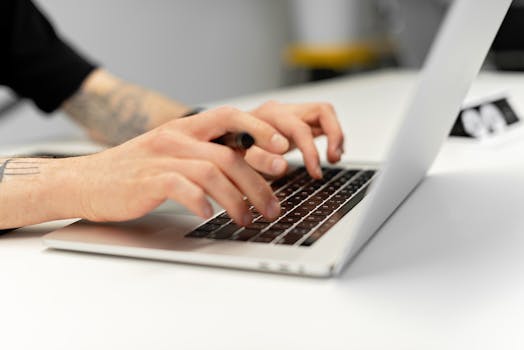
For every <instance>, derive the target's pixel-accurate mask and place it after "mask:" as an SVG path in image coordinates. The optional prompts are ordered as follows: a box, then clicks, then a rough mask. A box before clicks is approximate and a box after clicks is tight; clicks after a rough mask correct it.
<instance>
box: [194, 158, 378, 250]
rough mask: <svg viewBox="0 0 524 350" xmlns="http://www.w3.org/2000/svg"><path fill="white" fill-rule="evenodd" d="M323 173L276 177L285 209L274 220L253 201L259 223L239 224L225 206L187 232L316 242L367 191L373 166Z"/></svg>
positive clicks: (289, 242)
mask: <svg viewBox="0 0 524 350" xmlns="http://www.w3.org/2000/svg"><path fill="white" fill-rule="evenodd" d="M322 172H323V174H324V177H323V179H321V180H315V179H313V178H311V177H310V176H309V175H308V174H307V171H306V169H305V168H304V167H300V168H298V169H296V170H295V171H293V172H291V173H290V174H288V175H286V176H284V177H282V178H280V179H278V180H276V181H274V182H273V183H271V187H272V189H273V191H275V194H276V196H277V198H278V199H279V200H280V205H281V215H280V217H278V218H277V219H276V220H274V221H269V220H268V219H266V218H264V217H263V216H261V215H260V213H258V212H257V210H256V209H255V208H254V207H253V206H251V207H250V211H251V213H252V214H253V223H252V224H251V225H249V226H247V227H242V226H238V225H237V224H235V223H234V222H233V221H232V220H231V218H230V217H229V215H228V214H227V213H226V212H225V211H224V212H222V213H221V214H220V215H218V216H216V217H214V218H213V219H210V220H209V221H207V222H206V223H204V224H202V225H200V226H199V227H197V228H196V229H194V230H193V231H191V232H190V233H188V234H187V235H186V237H191V238H208V239H214V240H233V241H248V242H256V243H266V244H269V243H270V244H285V245H294V246H301V247H309V246H311V245H313V244H314V243H315V242H316V241H317V240H318V239H319V238H320V237H322V236H323V235H324V234H325V233H326V232H327V231H328V230H329V229H330V228H331V227H332V226H333V225H335V224H336V223H337V222H338V221H339V220H340V219H342V217H343V216H344V215H346V214H347V213H348V212H349V211H350V210H351V209H353V208H354V207H355V206H356V205H357V204H358V203H359V202H360V201H361V200H362V199H363V198H364V196H365V194H366V190H367V188H368V186H369V184H370V182H371V180H372V179H373V176H374V175H375V172H374V171H372V170H359V169H344V168H323V169H322Z"/></svg>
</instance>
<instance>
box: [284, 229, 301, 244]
mask: <svg viewBox="0 0 524 350" xmlns="http://www.w3.org/2000/svg"><path fill="white" fill-rule="evenodd" d="M302 237H303V236H302V235H299V234H295V233H291V232H290V233H288V234H287V235H285V236H284V237H283V238H281V239H280V240H279V241H278V244H295V243H297V242H298V241H299V240H300V239H301V238H302Z"/></svg>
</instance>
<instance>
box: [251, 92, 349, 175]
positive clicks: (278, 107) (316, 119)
mask: <svg viewBox="0 0 524 350" xmlns="http://www.w3.org/2000/svg"><path fill="white" fill-rule="evenodd" d="M251 114H253V115H254V116H255V117H257V118H258V119H260V120H263V121H265V122H267V123H268V124H271V125H272V126H273V127H275V129H277V130H278V131H279V132H280V133H282V134H283V135H284V136H286V137H287V138H288V139H289V140H290V141H291V147H298V148H299V149H300V151H301V152H302V154H303V157H304V163H305V165H306V168H307V170H308V172H309V174H310V175H311V176H312V177H314V178H321V177H322V172H321V169H320V160H319V155H318V151H317V148H316V146H315V143H314V138H315V137H317V136H320V135H326V136H327V139H328V151H327V159H328V161H329V162H330V163H336V162H338V161H340V158H341V156H342V154H343V152H344V149H343V147H344V135H343V133H342V129H341V128H340V124H339V123H338V121H337V117H336V113H335V110H334V108H333V106H332V105H331V104H329V103H302V104H283V103H278V102H275V101H270V102H267V103H264V104H263V105H261V106H260V107H258V108H257V109H255V110H253V111H252V112H251ZM246 160H247V161H248V163H249V164H251V165H252V166H253V167H254V168H255V169H257V170H259V171H261V172H264V173H266V174H269V175H274V176H278V175H281V174H282V173H284V172H285V171H286V168H287V163H286V161H285V160H284V159H283V157H281V156H280V155H278V154H275V153H272V152H271V151H268V150H264V149H262V148H260V147H256V146H255V147H252V148H251V149H249V151H248V152H247V154H246Z"/></svg>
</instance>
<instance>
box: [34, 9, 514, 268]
mask: <svg viewBox="0 0 524 350" xmlns="http://www.w3.org/2000/svg"><path fill="white" fill-rule="evenodd" d="M510 3H511V0H455V2H454V4H453V5H452V7H451V8H450V10H449V11H448V15H447V17H446V20H445V22H444V24H443V26H442V28H441V30H440V33H439V35H438V37H437V39H436V41H435V43H434V44H433V48H432V50H431V53H430V55H429V56H428V59H427V61H426V64H425V66H424V68H423V71H422V73H421V76H420V81H419V85H418V89H417V90H416V93H415V94H414V96H413V100H412V101H411V104H410V106H409V108H408V110H407V112H406V114H405V117H404V119H403V122H402V123H401V125H400V127H399V129H398V131H397V133H396V136H395V137H394V140H393V142H392V144H391V147H390V149H389V153H388V156H387V158H386V161H385V163H384V164H382V165H381V166H380V167H376V166H374V165H372V164H342V165H339V166H337V167H325V168H323V171H324V179H323V180H314V179H311V178H310V177H309V176H308V175H307V174H306V172H305V170H304V168H303V167H301V166H299V165H297V166H295V167H292V168H291V169H290V172H289V174H288V175H287V176H285V177H283V178H281V179H278V180H276V181H274V182H273V183H272V184H271V186H272V187H273V189H274V190H275V192H276V195H277V196H278V198H279V199H280V200H281V204H282V215H281V217H280V218H279V219H278V220H276V221H274V222H269V221H267V220H265V219H264V218H263V217H261V216H259V215H258V213H257V212H256V210H254V209H252V211H253V214H254V216H255V218H256V219H255V220H254V223H253V224H252V225H250V226H249V227H246V228H242V227H239V226H236V225H235V224H234V223H232V222H231V219H230V218H229V216H228V215H227V213H225V212H223V211H219V212H218V213H217V214H216V215H215V217H213V218H212V219H210V220H207V221H205V222H203V221H202V220H201V219H199V218H197V217H196V216H191V215H177V214H149V215H147V216H145V217H143V218H141V219H138V220H134V221H130V222H125V223H115V224H94V223H89V222H86V221H79V222H77V223H74V224H72V225H70V226H68V227H65V228H63V229H60V230H58V231H55V232H52V233H50V234H48V235H46V236H44V242H45V243H46V244H47V245H48V246H49V247H53V248H58V249H66V250H73V251H82V252H93V253H102V254H112V255H123V256H130V257H138V258H148V259H161V260H169V261H176V262H183V263H194V264H202V265H212V266H222V267H230V268H240V269H252V270H260V271H271V272H280V273H288V274H299V275H307V276H333V275H337V274H339V273H340V272H341V271H342V270H343V268H344V267H345V266H346V265H347V263H348V262H349V261H350V259H351V258H352V257H354V256H355V254H356V253H357V252H358V251H359V249H361V248H362V246H363V245H364V244H365V243H366V242H367V241H368V240H369V239H370V238H371V237H372V236H373V234H374V233H375V232H376V231H377V230H378V228H379V227H380V226H381V225H382V224H383V223H384V222H385V220H386V219H387V218H388V217H389V216H390V215H391V214H392V213H393V212H394V210H395V209H396V208H397V207H398V206H399V205H400V204H401V203H402V201H403V200H405V199H406V198H407V197H408V196H409V194H410V193H411V192H412V191H413V190H414V189H415V188H416V187H417V185H418V184H419V182H420V181H421V180H422V179H423V178H424V176H425V174H426V171H427V169H428V168H429V166H430V165H431V163H432V162H433V160H434V158H435V157H436V155H437V153H438V151H439V149H440V147H441V144H442V143H443V141H444V139H445V138H446V136H447V134H448V132H449V130H450V128H451V126H452V123H453V121H454V119H455V117H456V116H457V113H458V111H459V108H460V105H461V102H462V100H463V99H464V97H465V95H466V93H467V91H468V90H469V87H470V85H471V83H472V81H473V79H474V78H475V76H476V75H477V73H478V71H479V69H480V67H481V65H482V63H483V61H484V58H485V56H486V54H487V51H488V49H489V47H490V45H491V43H492V41H493V39H494V37H495V34H496V33H497V30H498V28H499V27H500V24H501V22H502V20H503V18H504V16H505V14H506V12H507V10H508V8H509V6H510Z"/></svg>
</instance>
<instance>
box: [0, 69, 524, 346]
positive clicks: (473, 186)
mask: <svg viewBox="0 0 524 350" xmlns="http://www.w3.org/2000/svg"><path fill="white" fill-rule="evenodd" d="M413 81H414V76H413V75H412V74H409V73H383V74H378V75H373V76H368V77H364V78H356V79H345V80H340V81H337V82H334V83H327V84H319V85H315V86H311V87H304V88H298V89H291V90H285V91H280V92H274V93H267V94H262V95H259V96H254V97H250V98H245V99H240V100H238V101H236V102H234V103H235V104H237V105H239V106H252V105H253V103H257V102H259V101H262V100H263V99H266V98H269V97H271V98H278V99H283V100H287V101H291V100H300V101H307V100H328V101H332V102H333V103H334V104H335V105H336V107H337V109H338V110H339V113H340V116H341V118H343V124H344V126H345V127H347V128H348V130H349V136H350V138H349V140H348V145H347V150H348V152H349V154H350V156H353V157H354V158H359V159H360V158H373V159H380V158H381V156H382V155H383V152H384V148H385V147H386V145H387V141H388V140H389V137H390V134H391V129H392V128H393V127H394V126H395V125H396V121H397V120H398V116H399V115H400V114H401V112H402V110H403V107H404V105H405V102H406V101H407V96H408V93H409V89H410V88H411V87H412V86H413ZM501 88H504V89H507V90H508V91H509V92H510V93H511V95H512V96H513V97H514V104H515V105H516V107H517V109H518V110H520V111H524V76H523V75H483V76H482V77H481V78H480V79H479V81H477V83H476V85H475V89H474V91H475V94H479V93H484V92H487V91H492V90H500V89H501ZM377 127H378V128H377ZM517 140H518V138H517ZM523 156H524V136H523V138H522V142H518V141H513V142H509V141H508V142H499V143H497V144H490V145H479V144H461V143H458V142H448V143H447V144H446V145H445V147H444V149H443V151H442V153H441V155H440V156H439V159H438V160H437V162H436V164H435V166H434V167H433V168H432V170H431V172H430V175H429V177H428V178H427V179H426V180H425V182H424V183H423V184H422V185H421V186H420V188H419V189H418V190H417V191H416V192H415V193H414V194H413V195H412V196H411V197H410V198H409V200H408V201H407V202H406V203H405V204H404V205H403V206H402V207H401V208H400V209H399V210H398V212H397V213H396V214H395V215H394V216H393V218H392V219H391V220H390V221H389V222H388V223H387V224H386V225H385V226H384V227H383V229H382V230H381V231H380V232H379V234H378V235H377V236H376V237H375V238H374V239H373V240H372V241H371V243H370V244H369V245H368V246H367V248H366V249H365V250H364V251H363V252H362V253H361V254H360V255H359V256H358V258H357V259H356V260H355V261H354V262H353V264H352V265H351V266H350V267H349V268H348V269H347V270H346V272H345V273H344V275H343V276H342V278H340V279H330V280H326V279H320V280H318V279H309V278H299V277H288V276H279V275H271V274H263V273H253V272H243V271H234V270H225V269H218V268H206V267H197V266H190V265H180V264H172V263H167V262H157V261H147V260H135V259H128V258H119V257H109V256H99V255H89V254H79V253H68V252H59V251H51V250H46V249H45V247H44V246H43V245H42V243H41V241H40V236H41V235H42V234H43V233H44V232H46V230H49V228H50V227H51V226H53V225H47V226H45V225H44V226H40V227H33V228H26V229H24V230H21V232H18V233H16V234H9V235H7V236H4V237H2V238H0V283H1V286H0V348H1V349H43V348H49V349H68V350H69V349H228V350H230V349H242V350H245V349H469V348H471V349H490V350H492V349H502V348H504V349H508V348H513V349H517V348H518V349H522V348H523V346H524V335H523V332H522V326H521V324H522V320H523V319H524V273H523V271H524V215H523V214H524V161H523V160H522V158H523ZM56 225H57V224H54V226H55V227H56Z"/></svg>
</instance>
